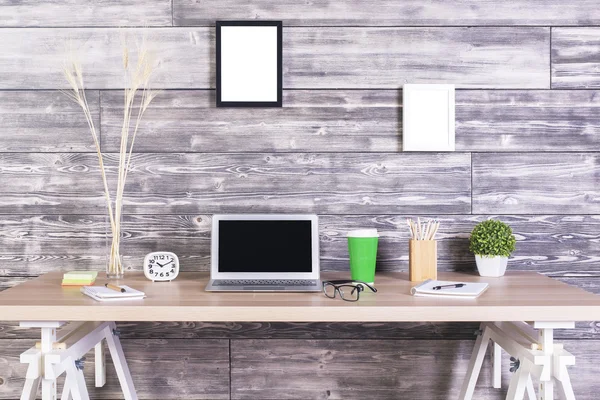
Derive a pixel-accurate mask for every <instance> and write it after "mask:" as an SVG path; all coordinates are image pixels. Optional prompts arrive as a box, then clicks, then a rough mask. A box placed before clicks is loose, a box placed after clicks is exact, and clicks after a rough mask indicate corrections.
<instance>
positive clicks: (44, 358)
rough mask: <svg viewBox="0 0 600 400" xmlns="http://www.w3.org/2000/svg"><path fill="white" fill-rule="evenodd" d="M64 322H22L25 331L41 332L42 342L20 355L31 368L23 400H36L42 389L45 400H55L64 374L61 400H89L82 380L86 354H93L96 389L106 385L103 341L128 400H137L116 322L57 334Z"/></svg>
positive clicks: (79, 326)
mask: <svg viewBox="0 0 600 400" xmlns="http://www.w3.org/2000/svg"><path fill="white" fill-rule="evenodd" d="M64 324H65V323H64V322H22V323H21V326H22V327H28V328H41V330H42V335H41V342H39V343H38V344H36V346H34V347H32V348H31V349H29V350H27V351H25V352H24V353H22V354H21V362H22V363H25V364H28V368H27V375H26V378H25V385H24V388H23V393H22V395H21V400H33V399H35V398H36V396H37V391H38V388H39V386H40V383H41V386H42V400H56V398H57V397H56V396H57V393H56V379H57V378H58V377H59V376H60V375H62V374H63V373H64V374H65V385H64V387H63V391H62V395H61V400H71V399H73V400H89V394H88V390H87V386H86V384H85V379H84V376H83V364H84V361H85V354H87V353H88V352H90V351H91V350H94V354H95V363H94V370H95V385H96V387H102V386H104V385H105V383H106V364H105V351H104V346H103V341H104V340H106V342H107V344H108V347H109V350H110V353H111V356H112V359H113V363H114V364H115V369H116V370H117V375H118V377H119V381H120V383H121V387H122V389H123V394H124V397H125V399H127V400H137V394H136V393H135V387H134V385H133V380H132V378H131V373H130V372H129V368H128V367H127V361H126V360H125V355H124V353H123V349H122V347H121V342H120V341H119V339H118V337H117V334H118V332H117V331H116V325H115V323H114V322H78V323H72V324H69V325H68V326H66V327H65V328H63V330H62V331H60V332H58V333H57V329H58V328H59V327H61V326H62V325H64Z"/></svg>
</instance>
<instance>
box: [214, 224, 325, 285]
mask: <svg viewBox="0 0 600 400" xmlns="http://www.w3.org/2000/svg"><path fill="white" fill-rule="evenodd" d="M319 272H320V270H319V226H318V218H317V216H316V215H290V214H237V215H214V216H213V220H212V236H211V267H210V278H211V279H210V282H209V283H208V285H207V286H206V290H207V291H209V292H217V291H222V292H238V291H256V292H280V291H281V292H318V291H321V282H320V281H319Z"/></svg>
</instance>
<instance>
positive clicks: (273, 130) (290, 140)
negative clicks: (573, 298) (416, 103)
mask: <svg viewBox="0 0 600 400" xmlns="http://www.w3.org/2000/svg"><path fill="white" fill-rule="evenodd" d="M122 97H123V94H122V93H120V92H114V91H110V92H103V93H102V137H103V151H118V148H119V143H120V131H121V124H122V120H123V99H122ZM215 102H216V100H215V92H214V91H188V90H186V91H166V92H162V93H161V94H160V95H159V96H158V97H156V99H155V100H154V102H153V103H152V105H151V107H150V108H149V109H148V112H147V113H146V115H145V116H144V119H143V122H142V124H141V125H140V130H139V132H138V135H139V140H137V141H136V146H135V151H136V152H174V151H178V152H196V151H198V152H242V151H243V152H249V151H349V152H367V151H379V152H381V151H385V152H397V151H401V149H402V143H401V137H400V135H401V133H400V125H401V120H402V115H401V114H400V110H401V109H400V104H401V92H400V91H397V90H383V91H382V90H364V91H363V90H360V91H356V90H333V91H329V90H327V91H308V90H286V91H284V92H283V104H284V108H283V109H281V108H268V109H261V110H258V109H256V108H216V107H215Z"/></svg>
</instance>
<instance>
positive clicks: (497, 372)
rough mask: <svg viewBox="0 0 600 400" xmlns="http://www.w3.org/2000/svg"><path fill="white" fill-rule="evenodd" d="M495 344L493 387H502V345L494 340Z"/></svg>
mask: <svg viewBox="0 0 600 400" xmlns="http://www.w3.org/2000/svg"><path fill="white" fill-rule="evenodd" d="M493 346H494V355H493V357H494V358H493V367H492V387H493V388H494V389H500V388H501V387H502V347H500V346H499V345H498V343H496V342H494V344H493Z"/></svg>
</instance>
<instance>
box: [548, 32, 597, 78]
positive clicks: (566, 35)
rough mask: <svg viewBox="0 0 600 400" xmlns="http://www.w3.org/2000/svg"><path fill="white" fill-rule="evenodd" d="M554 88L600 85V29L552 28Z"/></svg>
mask: <svg viewBox="0 0 600 400" xmlns="http://www.w3.org/2000/svg"><path fill="white" fill-rule="evenodd" d="M552 87H553V88H579V89H584V88H600V28H553V29H552Z"/></svg>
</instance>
